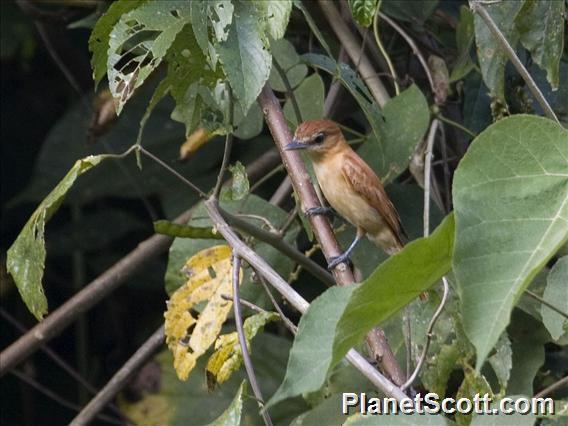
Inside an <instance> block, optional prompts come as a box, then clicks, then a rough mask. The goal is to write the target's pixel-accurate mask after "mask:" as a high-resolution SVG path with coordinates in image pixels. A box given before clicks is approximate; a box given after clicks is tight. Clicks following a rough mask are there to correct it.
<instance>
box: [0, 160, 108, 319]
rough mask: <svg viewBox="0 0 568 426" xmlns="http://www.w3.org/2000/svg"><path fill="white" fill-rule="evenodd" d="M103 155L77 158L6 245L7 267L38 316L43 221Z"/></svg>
mask: <svg viewBox="0 0 568 426" xmlns="http://www.w3.org/2000/svg"><path fill="white" fill-rule="evenodd" d="M105 158H109V156H108V155H94V156H93V155H91V156H89V157H86V158H83V159H81V160H77V162H75V164H74V166H73V167H72V168H71V170H69V172H68V173H67V174H66V175H65V177H64V178H63V179H61V181H60V182H59V183H58V184H57V186H56V187H55V188H54V189H53V190H52V191H51V192H50V193H49V195H48V196H47V197H45V199H44V200H43V201H42V202H41V204H40V205H39V206H38V207H37V208H36V210H35V211H34V212H33V214H32V216H31V217H30V218H29V220H28V221H27V223H26V224H25V225H24V228H23V229H22V230H21V231H20V234H19V235H18V238H16V241H14V243H13V244H12V246H11V247H10V248H9V249H8V253H7V260H6V268H7V270H8V272H9V273H10V274H11V275H12V277H13V278H14V282H15V283H16V287H18V291H19V292H20V295H21V296H22V299H23V300H24V303H25V304H26V306H27V307H28V309H29V310H30V312H31V313H32V314H33V315H34V316H35V317H36V318H37V319H38V320H41V319H42V318H43V316H44V315H45V314H46V313H47V299H46V298H45V294H44V293H43V288H42V286H41V280H42V278H43V270H44V268H45V255H46V253H45V239H44V233H45V224H46V222H47V221H48V220H49V219H50V218H51V216H53V214H54V213H55V212H56V211H57V209H58V208H59V206H60V205H61V203H62V202H63V199H64V198H65V194H66V193H67V191H69V189H70V188H71V187H72V186H73V183H75V180H76V179H77V178H78V177H79V176H81V175H82V174H83V173H85V172H86V171H88V170H90V169H91V168H93V167H94V166H96V165H97V164H99V163H100V162H101V161H103V160H104V159H105Z"/></svg>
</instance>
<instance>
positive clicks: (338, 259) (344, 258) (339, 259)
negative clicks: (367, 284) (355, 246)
mask: <svg viewBox="0 0 568 426" xmlns="http://www.w3.org/2000/svg"><path fill="white" fill-rule="evenodd" d="M350 254H351V253H349V252H345V253H343V254H342V255H339V256H334V257H331V258H330V259H329V263H328V264H327V270H328V271H333V269H334V268H335V267H336V266H337V265H339V264H340V263H344V262H345V263H347V264H349V266H351V265H352V264H351V259H350V258H349V255H350Z"/></svg>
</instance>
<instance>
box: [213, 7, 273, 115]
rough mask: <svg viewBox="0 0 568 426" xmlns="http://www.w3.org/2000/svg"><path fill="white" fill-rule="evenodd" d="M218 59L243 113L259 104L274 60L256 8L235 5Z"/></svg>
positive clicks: (218, 50) (220, 45)
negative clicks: (232, 17)
mask: <svg viewBox="0 0 568 426" xmlns="http://www.w3.org/2000/svg"><path fill="white" fill-rule="evenodd" d="M217 52H218V53H219V59H220V60H221V62H222V63H223V68H224V70H225V73H226V74H227V77H228V79H229V82H230V84H231V87H232V89H233V92H234V94H235V96H236V98H237V99H238V100H239V103H240V105H241V107H242V109H243V111H244V112H247V111H248V110H249V108H250V106H251V105H252V104H253V103H254V102H255V101H256V98H257V96H258V95H259V93H260V91H261V90H262V87H263V86H264V83H266V80H268V76H269V75H270V68H271V66H272V57H271V56H270V53H269V52H268V41H267V39H266V36H265V35H264V30H263V28H262V22H261V21H260V19H259V17H258V16H257V14H256V10H255V8H254V5H253V4H251V3H249V2H241V1H239V2H236V3H235V15H234V19H233V21H232V22H231V25H230V29H229V35H228V37H227V39H226V40H225V41H222V42H219V43H218V44H217Z"/></svg>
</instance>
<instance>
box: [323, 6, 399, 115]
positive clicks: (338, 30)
mask: <svg viewBox="0 0 568 426" xmlns="http://www.w3.org/2000/svg"><path fill="white" fill-rule="evenodd" d="M318 3H319V5H320V8H321V10H322V12H323V14H324V15H325V17H326V18H327V21H328V22H329V25H331V28H332V29H333V31H334V32H335V35H336V36H337V38H338V39H339V41H340V42H341V45H342V46H343V47H344V48H345V50H346V51H347V54H348V55H349V57H350V58H351V61H352V62H353V63H354V64H357V70H358V71H359V74H361V77H363V79H364V80H365V83H366V84H367V86H368V87H369V91H370V92H371V94H372V95H373V98H375V100H376V101H377V103H378V104H379V106H381V107H383V106H385V104H386V103H387V102H388V100H389V99H390V96H389V94H388V92H387V90H386V89H385V86H383V83H382V82H381V80H380V79H379V77H378V76H377V73H376V71H375V68H374V67H373V64H372V63H371V61H370V60H369V58H368V57H367V55H366V54H365V52H363V51H362V50H361V45H360V43H359V41H358V40H357V37H355V36H354V35H353V33H352V32H351V31H350V30H349V27H348V26H347V24H345V21H343V19H342V18H341V14H340V13H339V11H338V10H337V8H336V7H335V6H334V4H333V2H331V1H328V0H319V2H318Z"/></svg>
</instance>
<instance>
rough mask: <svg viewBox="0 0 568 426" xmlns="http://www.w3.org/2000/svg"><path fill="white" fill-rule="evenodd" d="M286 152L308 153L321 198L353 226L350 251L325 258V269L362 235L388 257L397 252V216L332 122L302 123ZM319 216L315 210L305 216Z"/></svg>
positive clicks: (319, 211)
mask: <svg viewBox="0 0 568 426" xmlns="http://www.w3.org/2000/svg"><path fill="white" fill-rule="evenodd" d="M285 149H286V150H297V149H305V150H306V151H307V153H308V154H309V157H310V159H311V161H312V164H313V166H314V171H315V174H316V177H317V180H318V183H319V186H320V187H321V190H322V192H323V194H324V196H325V198H326V199H327V201H328V202H329V204H330V205H331V207H333V209H335V210H336V211H337V212H338V213H339V214H340V215H341V216H342V217H344V218H345V219H346V220H347V221H349V222H350V223H351V224H352V225H353V226H355V227H356V228H357V236H356V237H355V240H353V242H352V243H351V245H350V246H349V248H348V249H347V250H346V251H345V252H344V253H343V254H342V255H341V256H337V257H335V258H332V259H330V263H329V265H328V268H329V269H330V270H331V269H333V268H335V267H336V266H337V265H338V264H340V263H342V262H344V261H346V260H347V259H348V258H349V257H350V255H351V252H352V251H353V249H354V248H355V246H356V245H357V242H358V241H359V240H360V239H361V238H362V237H363V236H364V235H367V237H368V238H369V239H370V240H371V241H372V242H373V243H375V245H376V246H378V247H381V248H382V249H383V250H384V251H385V252H387V253H388V254H394V253H396V252H398V251H399V250H400V249H401V248H402V246H403V243H402V238H401V232H402V231H401V225H400V218H399V216H398V213H397V211H396V209H395V207H394V206H393V204H392V202H391V201H390V199H389V198H388V196H387V194H386V192H385V189H384V187H383V184H382V183H381V181H380V179H379V178H378V177H377V175H376V174H375V172H373V170H372V169H371V168H370V167H369V166H368V165H367V164H366V163H365V162H364V161H363V160H362V159H361V157H359V155H357V153H356V152H355V151H353V149H352V148H351V147H350V146H349V145H348V144H347V142H346V141H345V138H344V137H343V134H342V133H341V130H340V128H339V126H338V125H337V124H336V123H334V122H333V121H329V120H310V121H305V122H303V123H302V124H300V125H299V126H298V128H297V129H296V133H295V134H294V139H293V140H292V142H291V143H290V144H288V145H287V146H286V147H285ZM324 212H325V211H324V209H318V208H316V209H311V210H308V211H307V212H306V214H308V215H313V214H323V213H324Z"/></svg>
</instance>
